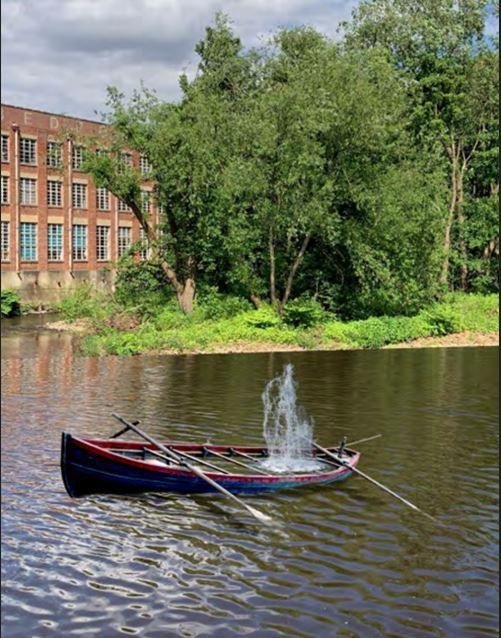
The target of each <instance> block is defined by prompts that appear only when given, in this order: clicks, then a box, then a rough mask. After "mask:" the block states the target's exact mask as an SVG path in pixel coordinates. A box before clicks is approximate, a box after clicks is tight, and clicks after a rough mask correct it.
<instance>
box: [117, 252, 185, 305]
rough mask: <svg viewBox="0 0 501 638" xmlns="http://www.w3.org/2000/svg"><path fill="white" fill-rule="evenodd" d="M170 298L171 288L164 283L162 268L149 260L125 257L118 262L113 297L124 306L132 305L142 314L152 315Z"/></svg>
mask: <svg viewBox="0 0 501 638" xmlns="http://www.w3.org/2000/svg"><path fill="white" fill-rule="evenodd" d="M171 298H172V289H171V288H170V287H168V286H167V285H166V283H165V276H164V273H163V271H162V268H161V267H160V266H159V265H158V264H156V263H154V262H151V261H143V262H139V263H138V262H136V261H134V260H132V259H126V260H124V261H122V262H120V263H119V264H118V268H117V278H116V281H115V299H116V300H117V302H118V303H119V304H121V305H123V306H126V307H134V308H136V309H137V311H138V312H139V313H140V314H141V315H143V316H152V315H153V314H155V309H156V308H157V307H159V306H161V305H163V304H165V303H166V301H168V300H169V299H171Z"/></svg>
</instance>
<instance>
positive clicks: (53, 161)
mask: <svg viewBox="0 0 501 638" xmlns="http://www.w3.org/2000/svg"><path fill="white" fill-rule="evenodd" d="M46 153H47V155H46V158H45V163H46V165H47V166H48V167H49V168H61V166H62V164H63V153H62V144H61V143H60V142H53V141H51V140H50V141H48V142H47V148H46Z"/></svg>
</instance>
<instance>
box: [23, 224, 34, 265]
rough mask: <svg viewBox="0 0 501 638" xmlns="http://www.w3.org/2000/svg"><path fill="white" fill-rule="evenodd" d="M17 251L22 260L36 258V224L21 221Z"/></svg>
mask: <svg viewBox="0 0 501 638" xmlns="http://www.w3.org/2000/svg"><path fill="white" fill-rule="evenodd" d="M19 242H20V244H19V252H20V255H21V259H22V260H23V261H36V260H37V225H36V224H35V223H33V222H21V227H20V232H19Z"/></svg>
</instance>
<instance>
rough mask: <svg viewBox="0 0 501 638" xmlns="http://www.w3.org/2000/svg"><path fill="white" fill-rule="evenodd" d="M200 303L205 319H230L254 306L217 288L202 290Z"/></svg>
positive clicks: (199, 296)
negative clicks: (224, 293)
mask: <svg viewBox="0 0 501 638" xmlns="http://www.w3.org/2000/svg"><path fill="white" fill-rule="evenodd" d="M198 304H199V307H200V311H201V315H202V318H203V319H209V320H215V319H228V318H230V317H234V316H235V315H238V314H240V313H242V312H246V311H248V310H250V309H251V308H252V306H251V304H250V303H249V302H248V301H247V300H245V299H242V298H241V297H234V296H231V295H223V294H221V293H220V292H218V291H217V289H216V288H212V287H211V288H207V289H205V290H201V291H200V292H199V294H198Z"/></svg>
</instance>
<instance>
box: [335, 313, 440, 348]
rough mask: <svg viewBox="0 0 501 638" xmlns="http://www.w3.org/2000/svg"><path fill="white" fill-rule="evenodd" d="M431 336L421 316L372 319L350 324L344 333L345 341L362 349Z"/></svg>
mask: <svg viewBox="0 0 501 638" xmlns="http://www.w3.org/2000/svg"><path fill="white" fill-rule="evenodd" d="M429 335H430V326H429V324H428V323H427V321H426V320H425V319H424V318H423V317H421V316H416V317H372V318H370V319H366V320H365V321H354V322H350V323H349V324H348V325H347V326H346V328H345V329H344V331H343V337H344V338H345V339H347V340H348V341H349V342H351V343H353V344H355V345H357V346H360V347H362V348H381V347H382V346H385V345H388V344H390V343H402V342H405V341H412V340H413V339H419V338H420V337H427V336H429Z"/></svg>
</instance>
